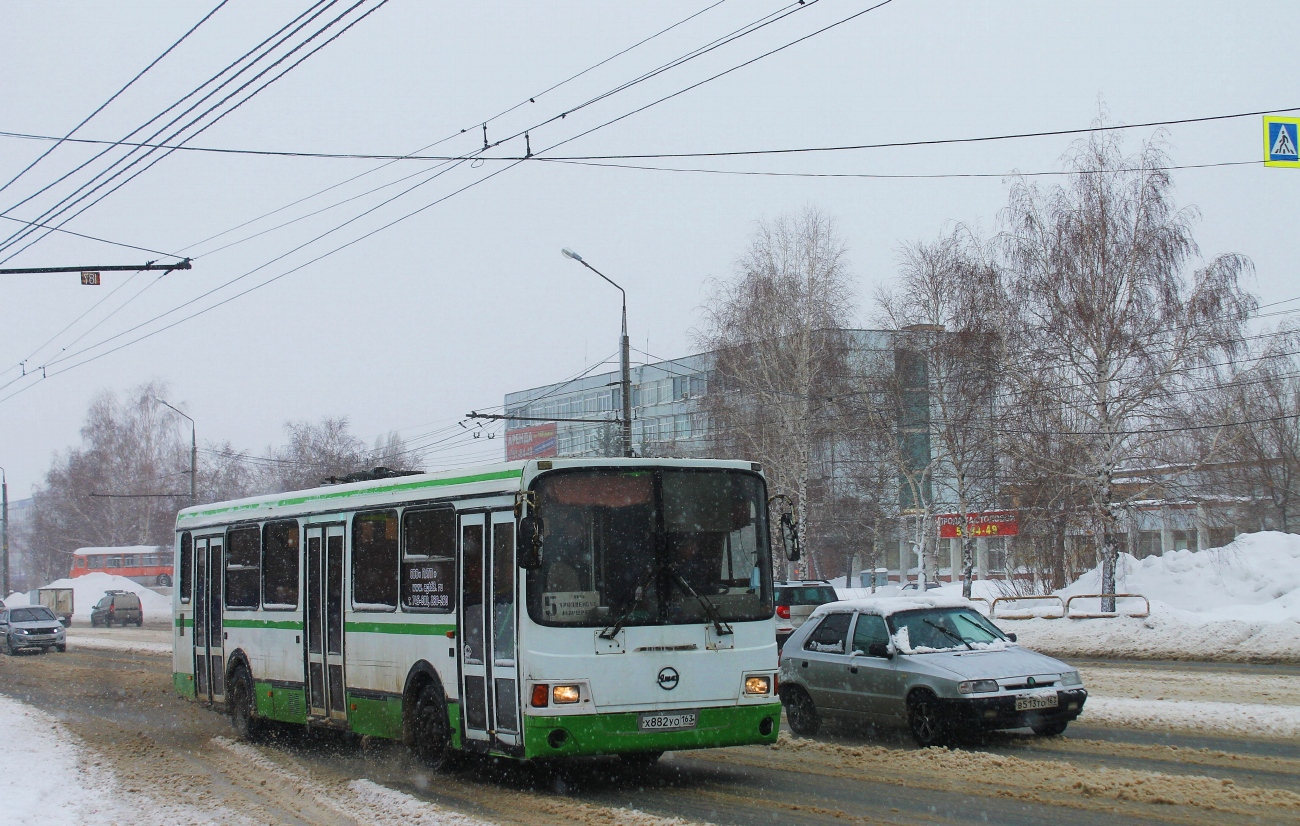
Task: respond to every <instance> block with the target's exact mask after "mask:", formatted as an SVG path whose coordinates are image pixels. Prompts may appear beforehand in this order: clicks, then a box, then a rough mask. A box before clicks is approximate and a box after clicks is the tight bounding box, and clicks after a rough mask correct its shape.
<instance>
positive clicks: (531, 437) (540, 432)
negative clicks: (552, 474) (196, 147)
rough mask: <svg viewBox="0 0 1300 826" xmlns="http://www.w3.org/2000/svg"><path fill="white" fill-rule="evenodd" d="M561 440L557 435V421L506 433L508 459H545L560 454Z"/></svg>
mask: <svg viewBox="0 0 1300 826" xmlns="http://www.w3.org/2000/svg"><path fill="white" fill-rule="evenodd" d="M559 455H560V451H559V440H558V439H557V438H556V435H555V422H547V423H546V424H537V425H533V426H532V427H521V428H519V429H518V430H511V431H509V432H508V433H506V461H507V462H513V461H515V460H517V459H545V458H547V457H550V456H559Z"/></svg>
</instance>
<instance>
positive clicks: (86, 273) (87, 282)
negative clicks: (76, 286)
mask: <svg viewBox="0 0 1300 826" xmlns="http://www.w3.org/2000/svg"><path fill="white" fill-rule="evenodd" d="M81 285H82V286H83V287H98V286H99V273H97V272H94V271H93V270H83V271H82V273H81Z"/></svg>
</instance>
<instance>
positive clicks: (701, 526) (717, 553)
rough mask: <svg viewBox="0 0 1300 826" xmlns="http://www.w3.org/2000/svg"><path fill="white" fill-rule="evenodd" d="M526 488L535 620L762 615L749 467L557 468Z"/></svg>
mask: <svg viewBox="0 0 1300 826" xmlns="http://www.w3.org/2000/svg"><path fill="white" fill-rule="evenodd" d="M534 487H535V490H536V491H537V513H538V515H539V516H540V517H541V518H542V522H543V525H544V531H543V537H542V566H541V568H540V569H539V570H535V571H530V572H529V575H528V611H529V615H530V616H531V617H532V618H533V620H534V621H536V622H538V623H541V624H543V625H565V626H606V625H609V624H611V623H615V622H618V623H619V624H621V625H681V624H688V623H702V622H709V621H710V620H711V617H710V614H711V613H712V614H713V615H714V616H716V617H718V618H720V619H722V620H725V621H728V622H730V621H743V620H759V619H767V618H768V617H770V616H771V615H772V610H773V607H772V584H771V583H772V576H771V551H770V549H769V546H768V528H767V501H766V497H765V490H764V486H763V480H762V478H761V477H760V476H758V475H757V474H753V473H747V472H743V471H730V470H697V469H691V470H685V469H683V470H676V469H672V468H663V469H657V470H629V471H621V470H600V471H559V472H556V473H553V474H550V475H547V476H543V477H541V478H539V479H538V480H537V483H536V485H535V486H534ZM710 605H711V606H712V608H710V607H709V606H710ZM714 609H716V610H714Z"/></svg>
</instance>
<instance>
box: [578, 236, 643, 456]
mask: <svg viewBox="0 0 1300 826" xmlns="http://www.w3.org/2000/svg"><path fill="white" fill-rule="evenodd" d="M560 252H561V253H563V255H564V257H565V258H572V259H573V260H574V261H577V262H578V263H579V264H581V265H582V266H584V267H586V268H587V269H589V270H591V271H592V272H594V273H595V274H596V275H599V276H600V277H601V278H603V279H605V280H606V281H608V282H609V284H610V285H611V286H613V287H614V289H616V290H618V291H619V292H620V293H622V294H623V340H622V343H621V344H620V346H619V352H620V353H621V354H622V358H621V359H620V361H621V362H622V363H621V365H620V366H621V367H622V371H623V380H622V382H621V384H622V385H623V456H625V457H626V458H629V459H630V458H632V366H631V345H630V344H629V343H628V340H627V291H626V290H624V289H623V288H622V287H620V286H619V285H617V284H615V283H614V282H613V281H611V280H610V278H609V276H607V275H605V274H604V273H603V272H601V271H600V270H598V269H596V268H595V267H593V266H591V265H590V264H588V263H587V262H586V261H584V260H582V256H581V255H578V254H577V253H576V252H574V251H573V250H571V249H569V248H568V247H565V248H564V249H562V250H560Z"/></svg>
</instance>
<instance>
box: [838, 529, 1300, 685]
mask: <svg viewBox="0 0 1300 826" xmlns="http://www.w3.org/2000/svg"><path fill="white" fill-rule="evenodd" d="M842 581H843V578H840V579H839V580H837V581H836V582H837V583H838V582H842ZM971 584H972V586H973V588H972V597H974V598H976V602H975V605H976V607H978V608H979V609H980V610H982V611H985V612H986V613H987V612H988V610H989V607H990V606H991V605H992V602H993V600H994V599H995V598H997V597H1000V596H1010V595H1011V589H1010V588H1009V587H1008V583H1006V582H1003V581H1000V580H977V581H975V582H973V583H971ZM1116 590H1117V591H1118V592H1120V593H1132V594H1142V595H1143V596H1145V597H1146V598H1147V599H1148V600H1149V601H1150V603H1151V615H1150V616H1149V617H1144V618H1136V617H1127V616H1121V617H1114V618H1107V619H1073V620H1071V619H1054V618H1052V617H1059V616H1060V613H1061V606H1060V604H1059V603H1057V602H1056V601H1055V600H1041V601H1024V602H1012V603H1002V604H1000V605H999V606H998V616H997V617H996V621H997V622H998V623H1000V624H1002V625H1003V627H1004V629H1005V630H1007V631H1014V632H1015V633H1016V635H1017V636H1018V637H1019V640H1020V642H1021V643H1023V644H1024V645H1026V646H1027V647H1029V648H1033V649H1036V650H1039V651H1042V652H1044V653H1047V654H1053V655H1055V656H1058V657H1098V658H1115V657H1118V658H1135V659H1170V660H1210V661H1228V662H1284V663H1286V662H1289V663H1300V536H1297V535H1295V534H1287V533H1279V532H1276V531H1264V532H1261V533H1253V534H1242V535H1241V536H1238V537H1237V538H1236V540H1234V541H1233V542H1232V543H1230V544H1228V545H1225V546H1224V547H1222V548H1211V549H1208V550H1205V551H1190V550H1187V551H1171V552H1169V553H1167V554H1164V555H1162V556H1150V557H1146V558H1145V559H1137V558H1135V557H1133V556H1130V555H1129V554H1120V558H1119V560H1118V562H1117V563H1116ZM836 591H837V593H838V595H839V597H840V598H841V599H857V598H862V597H866V596H869V595H871V591H870V589H867V588H844V587H837V588H836ZM1100 591H1101V570H1100V568H1099V567H1098V568H1094V569H1092V570H1091V571H1088V572H1087V573H1085V574H1084V575H1083V576H1081V577H1080V578H1079V579H1078V580H1077V581H1075V582H1074V583H1072V584H1071V585H1070V586H1069V587H1067V588H1063V589H1061V591H1059V592H1058V594H1059V595H1060V596H1061V598H1062V600H1064V599H1067V598H1069V597H1070V596H1073V595H1076V594H1096V593H1099V592H1100ZM918 594H919V592H918V591H916V590H907V591H901V590H900V589H899V586H897V585H889V586H885V587H883V588H877V589H876V593H875V595H874V596H877V597H882V596H883V597H888V596H916V595H918ZM926 594H927V596H940V595H941V596H960V594H961V583H960V582H953V583H945V584H944V585H943V586H942V587H940V588H938V589H936V590H931V591H928V592H926ZM980 599H983V600H985V602H980V601H979V600H980ZM1141 607H1142V606H1141V603H1140V601H1136V600H1120V603H1119V608H1120V610H1121V612H1130V611H1131V612H1136V611H1137V610H1139V609H1140V608H1141ZM1099 608H1100V605H1099V604H1098V600H1092V599H1090V600H1083V599H1079V600H1075V601H1074V603H1073V605H1072V606H1071V610H1072V611H1073V612H1074V613H1087V612H1096V611H1097V610H1099Z"/></svg>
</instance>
